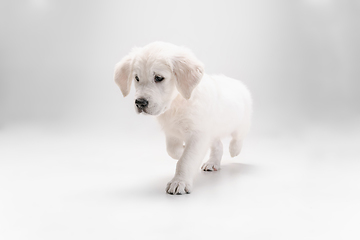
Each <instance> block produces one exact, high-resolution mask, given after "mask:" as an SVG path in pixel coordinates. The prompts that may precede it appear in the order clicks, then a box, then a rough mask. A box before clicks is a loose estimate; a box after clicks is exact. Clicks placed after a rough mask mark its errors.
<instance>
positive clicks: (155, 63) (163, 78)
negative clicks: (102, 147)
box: [115, 42, 203, 116]
mask: <svg viewBox="0 0 360 240" xmlns="http://www.w3.org/2000/svg"><path fill="white" fill-rule="evenodd" d="M202 76H203V65H202V63H201V62H200V61H199V60H197V59H196V58H195V56H194V55H193V54H192V53H191V52H190V51H189V50H188V49H186V48H183V47H177V46H175V45H172V44H168V43H162V42H155V43H151V44H149V45H147V46H145V47H143V48H136V49H134V50H133V51H132V52H131V53H130V54H129V55H128V56H126V57H124V58H123V59H122V60H121V61H120V62H119V63H118V64H117V65H116V67H115V82H116V83H117V84H118V86H119V87H120V90H121V92H122V94H123V95H124V97H125V96H127V95H128V94H129V92H130V87H131V84H132V82H134V85H135V89H136V93H135V101H134V106H135V109H136V112H137V113H143V114H149V115H155V116H156V115H160V114H162V113H164V112H165V111H166V110H167V109H169V107H170V105H171V103H172V101H173V100H174V99H175V98H176V96H177V95H178V94H179V93H180V94H181V95H182V96H183V97H184V98H186V99H189V98H190V97H191V93H192V91H193V90H194V88H195V87H196V86H197V85H198V84H199V82H200V80H201V78H202Z"/></svg>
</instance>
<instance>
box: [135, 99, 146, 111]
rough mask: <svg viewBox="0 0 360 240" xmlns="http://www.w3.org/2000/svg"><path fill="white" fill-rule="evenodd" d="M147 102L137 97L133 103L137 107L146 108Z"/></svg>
mask: <svg viewBox="0 0 360 240" xmlns="http://www.w3.org/2000/svg"><path fill="white" fill-rule="evenodd" d="M148 104H149V102H148V101H147V100H146V99H145V98H138V99H136V100H135V105H136V106H137V107H138V108H139V109H143V108H146V107H147V105H148Z"/></svg>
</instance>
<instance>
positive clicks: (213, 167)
mask: <svg viewBox="0 0 360 240" xmlns="http://www.w3.org/2000/svg"><path fill="white" fill-rule="evenodd" d="M201 169H202V170H204V171H210V172H211V171H218V170H220V165H219V164H217V163H213V162H206V163H204V164H203V165H202V167H201Z"/></svg>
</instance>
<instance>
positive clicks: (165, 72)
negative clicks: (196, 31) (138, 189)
mask: <svg viewBox="0 0 360 240" xmlns="http://www.w3.org/2000/svg"><path fill="white" fill-rule="evenodd" d="M135 75H137V76H138V77H139V82H137V81H136V80H134V83H135V84H134V85H135V88H136V94H135V96H136V97H135V98H136V99H137V98H145V99H147V100H148V102H149V105H148V107H147V108H146V109H145V110H144V111H141V110H139V109H137V107H135V109H136V110H137V111H138V113H143V114H149V115H154V116H157V119H158V121H159V123H160V124H161V126H162V128H163V130H164V132H165V136H166V148H167V152H168V154H169V155H170V156H171V157H172V158H175V159H178V160H179V161H178V162H177V166H176V172H175V176H174V178H173V179H172V180H171V181H170V182H169V183H168V184H167V186H166V191H167V192H168V193H170V194H183V193H190V192H191V188H192V183H193V179H194V176H195V174H196V172H197V169H198V168H199V167H200V165H201V162H202V159H203V158H204V156H205V154H206V152H207V150H208V149H209V148H210V149H211V153H210V158H209V160H208V161H207V162H206V163H205V164H204V165H203V166H202V169H203V170H205V171H213V170H215V171H217V170H219V169H220V161H221V157H222V153H223V146H222V143H221V138H223V137H226V136H231V137H232V140H231V142H230V146H229V151H230V155H231V156H232V157H235V156H237V155H238V154H239V153H240V151H241V146H242V142H243V139H244V137H245V135H246V134H247V132H248V130H249V128H250V118H251V113H252V100H251V96H250V93H249V91H248V89H247V88H246V87H245V86H244V85H243V84H242V83H241V82H240V81H238V80H234V79H231V78H228V77H225V76H209V75H207V74H204V67H203V64H202V63H201V62H200V61H199V60H198V59H196V57H195V56H194V55H193V54H192V53H191V51H189V50H188V49H186V48H184V47H178V46H175V45H172V44H169V43H163V42H155V43H151V44H149V45H147V46H145V47H143V48H136V49H134V50H133V51H132V52H131V53H130V54H129V55H128V56H126V57H125V58H124V59H123V60H121V61H120V62H119V63H118V64H117V65H116V68H115V82H116V83H117V84H118V85H119V87H120V89H121V91H122V93H123V95H124V96H126V95H127V94H128V93H129V91H130V86H131V82H132V81H133V79H134V78H135ZM154 75H160V76H163V77H164V80H163V81H161V82H155V81H154Z"/></svg>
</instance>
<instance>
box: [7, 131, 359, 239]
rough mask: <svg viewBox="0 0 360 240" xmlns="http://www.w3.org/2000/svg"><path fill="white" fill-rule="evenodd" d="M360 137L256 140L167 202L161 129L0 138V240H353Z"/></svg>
mask: <svg viewBox="0 0 360 240" xmlns="http://www.w3.org/2000/svg"><path fill="white" fill-rule="evenodd" d="M131 127H132V126H130V129H131ZM129 131H130V130H129ZM122 133H124V134H122ZM359 133H360V128H359V126H356V128H355V127H348V128H341V129H336V128H332V127H331V126H327V127H321V126H316V125H313V126H311V127H309V128H307V129H306V130H304V131H299V132H298V133H296V134H292V133H288V134H274V133H269V134H265V133H262V134H256V133H254V134H251V135H250V136H249V139H248V141H247V142H246V144H245V146H244V149H243V152H242V154H241V156H239V157H237V158H235V159H231V158H230V156H229V153H228V152H227V151H225V155H224V158H223V165H222V170H221V171H219V172H200V170H199V174H198V177H197V179H196V182H195V185H194V189H193V192H192V193H191V194H188V195H182V196H172V195H167V194H166V193H165V191H164V189H165V185H166V183H167V182H168V180H170V179H171V177H172V174H173V172H174V168H175V164H176V161H175V160H172V159H171V158H170V157H168V156H167V154H166V151H165V145H164V139H163V135H162V133H161V132H159V131H158V129H154V130H151V131H150V130H149V131H146V130H144V129H140V130H139V131H137V132H134V133H133V134H132V135H129V134H128V133H127V132H126V131H123V130H122V129H116V128H115V129H112V127H111V126H106V127H103V128H95V129H91V130H89V129H88V128H87V127H81V128H80V127H79V128H71V129H68V128H66V127H44V126H38V127H36V126H10V127H6V128H3V129H1V130H0V187H1V191H0V209H1V215H0V239H4V240H12V239H46V240H49V239H51V240H54V239H76V240H79V239H195V238H197V239H204V238H208V239H276V240H279V239H287V240H289V239H292V240H293V239H316V240H318V239H347V240H349V239H360V233H359V225H360V184H359V183H360V174H359V173H360V162H359V159H360V158H359V156H360V154H359V151H360V150H359V149H360V148H359V142H360V134H359ZM129 136H131V138H130V137H129ZM290 136H291V137H290ZM224 145H225V146H227V144H224Z"/></svg>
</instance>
